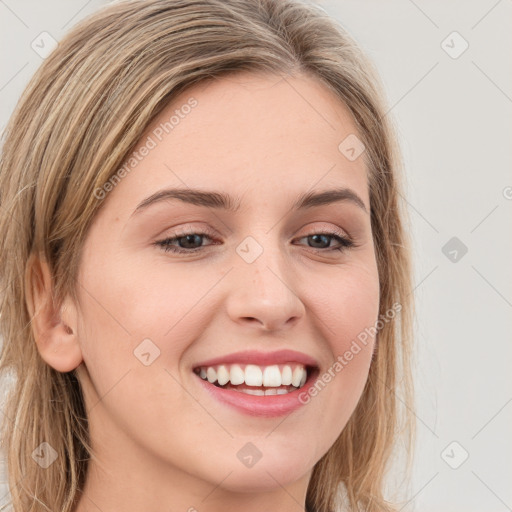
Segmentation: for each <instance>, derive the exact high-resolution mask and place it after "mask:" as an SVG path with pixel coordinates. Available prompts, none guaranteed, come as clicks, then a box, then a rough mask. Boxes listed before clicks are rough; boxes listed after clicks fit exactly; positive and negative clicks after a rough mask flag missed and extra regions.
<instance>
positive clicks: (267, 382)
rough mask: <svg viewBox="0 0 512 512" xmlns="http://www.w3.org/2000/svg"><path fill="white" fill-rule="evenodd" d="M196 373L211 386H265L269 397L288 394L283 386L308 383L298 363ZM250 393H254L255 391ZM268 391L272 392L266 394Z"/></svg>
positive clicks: (228, 367) (206, 369)
mask: <svg viewBox="0 0 512 512" xmlns="http://www.w3.org/2000/svg"><path fill="white" fill-rule="evenodd" d="M195 371H196V373H198V374H199V376H200V377H201V378H202V379H203V380H208V382H210V383H211V384H214V383H217V385H218V386H225V385H228V386H229V385H230V384H231V385H232V386H238V385H240V384H244V383H245V384H246V385H247V386H253V387H260V386H264V387H267V388H269V390H265V394H268V395H273V394H279V395H281V394H284V393H286V392H288V391H287V390H285V389H284V388H283V386H293V387H295V388H301V387H302V386H304V384H305V383H306V380H307V375H308V374H307V370H306V368H305V367H304V366H303V365H301V364H298V363H289V364H285V365H277V364H274V365H270V366H258V365H255V364H248V365H240V364H231V365H229V364H221V365H218V366H209V367H201V368H198V369H196V370H195ZM272 389H274V390H276V389H277V392H276V393H273V391H272ZM240 391H241V390H240ZM249 391H251V392H252V391H254V390H249ZM258 391H261V390H258ZM266 391H270V392H269V393H266ZM250 394H251V393H250ZM258 394H259V393H258Z"/></svg>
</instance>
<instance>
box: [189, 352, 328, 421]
mask: <svg viewBox="0 0 512 512" xmlns="http://www.w3.org/2000/svg"><path fill="white" fill-rule="evenodd" d="M223 361H224V360H223ZM299 362H300V361H299ZM215 364H218V363H215ZM318 375H319V371H318V370H314V371H313V372H312V373H311V375H309V376H308V379H307V380H306V382H305V383H304V386H303V387H302V388H300V389H297V390H295V391H292V392H290V393H287V394H286V395H267V396H255V395H247V394H245V393H242V392H240V391H233V390H232V389H223V388H219V387H217V386H214V385H213V384H210V382H208V381H207V380H203V379H201V377H199V375H197V376H196V377H197V379H199V381H200V383H201V385H202V386H203V387H204V389H205V390H206V391H207V392H208V393H210V395H211V396H213V397H214V398H215V399H216V400H219V401H220V402H223V403H225V404H227V405H229V406H231V407H233V408H235V409H237V410H238V411H240V412H243V413H245V414H248V415H250V416H258V417H263V418H265V417H266V418H272V417H275V416H283V415H285V414H290V413H291V412H293V411H295V410H296V409H298V408H299V407H301V406H303V405H306V404H307V403H308V402H309V400H307V401H300V398H301V397H302V399H303V400H304V397H305V396H307V393H308V391H307V390H308V388H309V387H310V386H311V385H312V383H313V381H314V380H315V379H316V378H317V377H318Z"/></svg>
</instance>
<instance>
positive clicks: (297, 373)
mask: <svg viewBox="0 0 512 512" xmlns="http://www.w3.org/2000/svg"><path fill="white" fill-rule="evenodd" d="M303 373H305V372H304V371H303V369H302V368H301V367H300V366H297V368H295V370H293V376H292V386H295V387H296V388H298V387H299V386H300V381H301V380H302V374H303Z"/></svg>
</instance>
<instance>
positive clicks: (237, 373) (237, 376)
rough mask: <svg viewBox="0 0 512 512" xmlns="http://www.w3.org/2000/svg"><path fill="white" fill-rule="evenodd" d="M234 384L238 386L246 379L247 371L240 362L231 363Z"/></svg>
mask: <svg viewBox="0 0 512 512" xmlns="http://www.w3.org/2000/svg"><path fill="white" fill-rule="evenodd" d="M229 380H230V381H231V384H233V386H238V384H242V383H243V382H244V381H245V372H244V371H243V370H242V368H240V366H239V365H238V364H232V365H231V371H230V379H229Z"/></svg>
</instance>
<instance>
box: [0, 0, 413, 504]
mask: <svg viewBox="0 0 512 512" xmlns="http://www.w3.org/2000/svg"><path fill="white" fill-rule="evenodd" d="M384 112H385V105H384V102H383V99H382V93H381V88H380V86H379V85H378V80H377V78H376V74H375V72H374V71H373V68H372V66H371V64H370V63H369V62H368V61H367V60H366V58H365V57H364V55H363V54H362V52H361V51H360V50H359V49H358V47H357V46H356V44H355V43H354V42H353V40H352V39H351V38H350V37H349V36H348V35H347V34H346V33H345V32H344V31H343V30H342V29H341V28H340V27H339V26H338V25H337V24H336V23H335V22H334V21H333V20H332V19H330V18H329V17H328V16H327V15H326V14H325V13H324V12H322V11H321V10H320V9H318V8H316V7H315V6H312V5H309V4H306V3H301V2H299V1H294V0H280V1H278V2H277V1H272V0H259V1H258V0H229V1H225V0H222V1H221V0H154V1H152V0H131V1H122V2H117V3H113V4H111V5H109V6H107V7H105V8H103V9H102V10H100V11H98V12H97V13H96V14H94V15H93V16H91V17H89V18H88V19H86V20H84V21H82V22H81V23H80V24H79V25H77V26H76V27H75V28H74V29H73V30H72V31H71V32H70V33H69V34H68V35H67V36H66V37H65V38H63V39H62V41H60V43H59V45H58V47H57V48H56V49H55V50H54V52H53V53H52V54H51V55H50V56H49V57H48V58H47V59H46V60H45V61H44V63H43V65H42V66H41V67H40V69H39V70H38V71H37V73H36V74H35V76H34V78H33V79H32V81H31V82H30V84H29V85H28V87H27V89H26V91H25V92H24V94H23V96H22V98H21V100H20V102H19V104H18V106H17V108H16V111H15V112H14V115H13V116H12V119H11V120H10V123H9V125H8V127H7V129H6V135H5V139H4V147H3V154H2V160H1V167H0V207H1V212H2V213H1V220H0V249H1V258H2V264H1V266H0V268H1V271H0V277H1V288H0V289H1V290H3V291H2V303H1V310H0V327H1V334H2V337H3V349H2V356H1V361H0V365H1V369H2V370H3V373H4V374H5V375H6V376H7V375H11V376H12V377H13V380H12V383H11V385H10V388H9V395H8V397H7V401H6V405H5V411H4V417H3V432H2V446H3V451H4V454H5V456H6V458H7V464H8V476H9V485H10V494H11V497H12V507H13V510H14V511H15V512H22V511H23V512H29V511H43V510H44V511H47V510H51V511H57V510H58V511H66V512H67V511H73V512H89V511H91V512H92V511H98V510H101V511H103V512H110V511H114V510H123V511H125V512H131V511H140V510H145V511H157V510H158V511H162V510H168V511H180V510H181V511H199V512H217V511H221V510H222V511H231V510H233V511H234V510H244V511H246V512H247V511H249V512H251V511H261V510H268V511H273V510H275V511H277V510H279V511H280V512H283V511H285V512H287V511H290V512H292V511H297V510H306V511H310V512H313V511H314V512H328V511H334V510H336V511H338V510H354V511H355V510H367V511H371V512H377V511H379V512H382V511H392V510H397V508H398V507H395V506H394V505H393V504H392V503H391V502H390V501H389V500H388V499H387V498H386V497H385V496H384V486H385V482H386V478H385V477H386V471H387V468H388V462H389V461H390V459H391V454H392V453H393V447H394V445H395V443H396V439H397V436H398V435H399V434H401V433H402V432H404V433H408V434H409V435H408V436H407V437H406V438H404V441H405V442H407V443H409V444H408V445H407V446H409V447H412V439H413V431H414V428H413V424H412V421H411V418H410V416H408V415H407V414H408V413H407V411H408V410H409V409H408V408H405V409H404V414H403V415H402V414H401V411H400V410H399V407H398V404H397V400H398V399H397V394H396V393H397V392H398V390H399V389H400V391H399V393H400V396H401V397H402V398H401V400H403V401H405V403H406V404H407V405H408V407H411V406H412V396H413V395H412V387H411V378H410V368H409V366H410V362H409V361H410V358H409V355H410V346H411V319H412V304H411V286H410V260H409V249H408V247H409V244H408V241H407V239H406V237H405V234H404V233H405V229H404V222H405V221H404V211H403V210H402V205H401V203H400V201H399V199H400V175H399V171H400V160H399V154H398V150H397V147H396V144H395V142H394V140H395V139H394V136H393V131H392V129H391V127H390V125H389V121H388V119H387V117H385V116H384ZM4 385H6V384H4ZM409 453H412V449H410V450H409ZM409 462H410V461H409Z"/></svg>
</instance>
